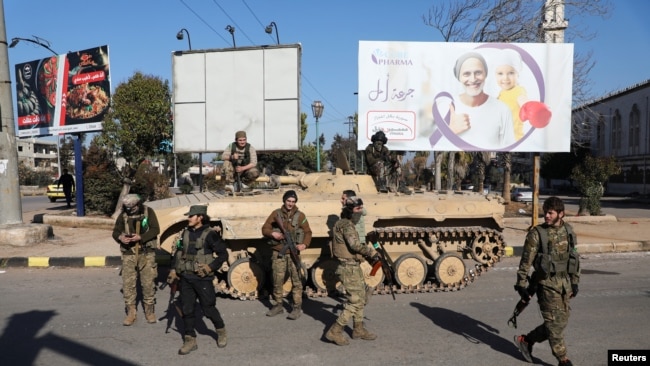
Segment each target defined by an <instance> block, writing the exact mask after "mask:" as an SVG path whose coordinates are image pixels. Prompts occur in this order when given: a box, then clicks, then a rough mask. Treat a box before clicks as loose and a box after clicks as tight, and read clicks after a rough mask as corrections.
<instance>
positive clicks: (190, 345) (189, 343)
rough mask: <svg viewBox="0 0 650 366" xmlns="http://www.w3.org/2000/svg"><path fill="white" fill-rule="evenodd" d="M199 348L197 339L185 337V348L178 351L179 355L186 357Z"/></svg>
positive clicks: (189, 336)
mask: <svg viewBox="0 0 650 366" xmlns="http://www.w3.org/2000/svg"><path fill="white" fill-rule="evenodd" d="M198 348H199V346H198V345H197V344H196V337H192V336H191V335H186V336H185V337H183V346H182V347H181V349H179V350H178V354H179V355H186V354H188V353H190V352H192V351H196V350H197V349H198Z"/></svg>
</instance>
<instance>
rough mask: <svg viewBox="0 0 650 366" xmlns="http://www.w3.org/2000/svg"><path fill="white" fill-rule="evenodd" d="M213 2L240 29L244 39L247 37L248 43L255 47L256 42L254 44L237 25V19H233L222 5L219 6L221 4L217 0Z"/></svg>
mask: <svg viewBox="0 0 650 366" xmlns="http://www.w3.org/2000/svg"><path fill="white" fill-rule="evenodd" d="M212 2H213V3H214V4H215V5H216V6H217V7H219V9H221V11H222V12H223V13H224V14H226V16H227V17H228V19H230V21H231V22H232V23H233V24H234V25H235V28H236V29H239V31H240V32H241V33H242V34H243V35H244V37H246V39H248V41H249V42H250V43H251V44H253V45H255V42H253V40H252V39H251V38H250V37H249V36H248V34H246V32H244V30H243V29H242V28H241V27H240V26H239V24H237V22H236V21H235V19H233V18H232V17H231V16H230V14H228V12H227V11H226V10H225V9H224V8H222V7H221V5H219V3H218V2H217V0H212Z"/></svg>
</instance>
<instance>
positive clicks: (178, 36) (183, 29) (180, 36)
mask: <svg viewBox="0 0 650 366" xmlns="http://www.w3.org/2000/svg"><path fill="white" fill-rule="evenodd" d="M183 32H185V34H187V45H188V46H189V47H190V51H191V50H192V41H191V40H190V32H189V31H188V30H187V29H185V28H181V30H179V31H178V33H176V39H177V40H179V41H182V40H183Z"/></svg>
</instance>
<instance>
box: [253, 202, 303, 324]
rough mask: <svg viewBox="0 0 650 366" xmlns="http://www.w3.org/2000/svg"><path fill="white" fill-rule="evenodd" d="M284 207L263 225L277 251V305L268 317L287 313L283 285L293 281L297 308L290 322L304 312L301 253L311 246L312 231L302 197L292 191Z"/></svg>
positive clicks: (273, 263)
mask: <svg viewBox="0 0 650 366" xmlns="http://www.w3.org/2000/svg"><path fill="white" fill-rule="evenodd" d="M282 202H283V204H282V207H280V208H279V209H276V210H273V212H271V214H270V215H269V217H268V218H267V219H266V221H265V222H264V225H263V226H262V235H264V237H265V238H267V239H269V245H271V249H272V250H273V253H272V257H271V269H272V272H273V275H272V277H273V294H272V296H273V300H275V305H274V306H273V307H272V308H271V309H270V310H269V311H268V312H267V313H266V316H276V315H278V314H281V313H283V312H284V305H283V296H282V286H283V284H284V282H285V281H286V280H287V278H290V279H291V283H292V286H291V295H292V299H293V308H292V311H291V313H290V314H289V316H288V319H291V320H296V319H298V318H299V317H300V315H301V311H302V293H303V285H304V284H303V280H304V278H303V276H302V271H303V267H302V264H301V261H300V252H301V251H303V250H305V249H307V247H309V244H310V243H311V228H310V227H309V222H308V221H307V217H306V216H305V214H304V213H303V212H301V211H300V210H299V209H298V206H296V202H298V195H297V194H296V192H295V191H293V190H289V191H286V192H285V193H284V195H283V196H282Z"/></svg>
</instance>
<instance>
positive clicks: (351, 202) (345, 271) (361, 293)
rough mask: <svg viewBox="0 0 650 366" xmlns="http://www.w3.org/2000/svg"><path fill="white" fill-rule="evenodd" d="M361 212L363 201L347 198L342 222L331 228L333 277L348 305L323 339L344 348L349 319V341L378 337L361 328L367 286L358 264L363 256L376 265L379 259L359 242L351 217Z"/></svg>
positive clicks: (372, 251) (346, 340) (374, 252)
mask: <svg viewBox="0 0 650 366" xmlns="http://www.w3.org/2000/svg"><path fill="white" fill-rule="evenodd" d="M362 210H363V201H362V200H361V199H360V198H357V197H352V198H347V199H346V200H345V205H344V207H343V210H342V211H341V220H339V221H337V222H336V224H335V225H334V229H333V232H334V239H333V241H332V254H333V255H334V257H335V258H336V259H338V261H339V266H338V267H337V269H336V275H337V276H338V277H339V279H340V280H341V282H342V284H343V286H344V287H345V297H346V299H347V303H346V304H345V306H344V308H343V311H342V312H341V314H340V315H339V317H338V318H337V319H336V321H335V322H334V324H332V326H331V327H330V328H329V330H328V331H327V333H325V338H326V339H327V340H328V341H330V342H334V343H336V344H337V345H339V346H346V345H348V344H349V343H350V342H349V340H348V339H347V338H346V337H345V335H344V334H343V328H344V327H345V326H346V325H347V324H348V322H349V321H350V318H352V320H353V322H354V329H353V331H352V338H354V339H357V338H360V339H364V340H374V339H376V338H377V336H376V335H375V334H373V333H370V332H369V331H368V330H367V329H365V328H364V326H363V310H364V307H365V305H366V302H365V298H366V284H365V281H364V278H363V271H362V270H361V266H360V263H361V261H362V260H363V256H367V257H371V258H372V259H371V262H372V263H376V262H377V261H378V260H379V255H378V254H377V252H376V251H375V250H374V249H373V248H372V247H370V246H367V245H362V244H361V243H360V242H359V233H358V232H357V229H356V227H355V223H354V219H353V217H355V214H359V213H361V212H362ZM357 217H358V216H357Z"/></svg>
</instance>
